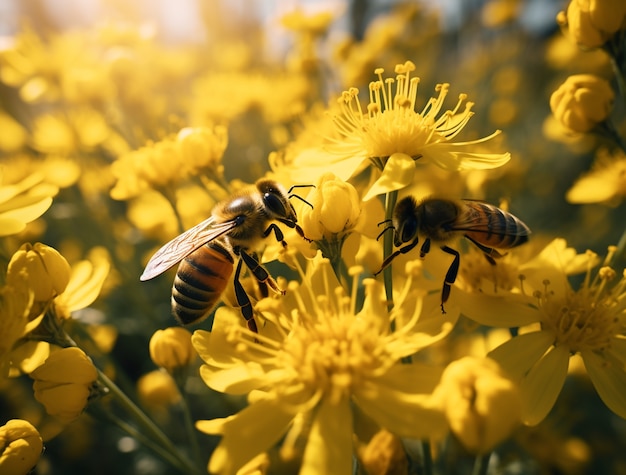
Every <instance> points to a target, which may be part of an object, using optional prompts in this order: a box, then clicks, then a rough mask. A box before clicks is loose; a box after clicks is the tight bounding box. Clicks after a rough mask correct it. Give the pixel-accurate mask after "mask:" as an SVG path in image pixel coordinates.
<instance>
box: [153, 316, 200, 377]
mask: <svg viewBox="0 0 626 475" xmlns="http://www.w3.org/2000/svg"><path fill="white" fill-rule="evenodd" d="M149 349H150V358H151V359H152V361H153V362H154V364H156V365H157V366H160V367H161V368H165V369H166V370H167V371H168V372H169V373H172V372H173V371H174V370H176V369H178V368H183V367H186V366H189V365H190V364H191V363H193V362H194V360H195V359H196V356H197V353H196V350H195V349H194V348H193V346H192V344H191V333H190V332H189V330H187V329H186V328H182V327H170V328H166V329H164V330H157V331H156V332H154V334H153V335H152V338H150V344H149Z"/></svg>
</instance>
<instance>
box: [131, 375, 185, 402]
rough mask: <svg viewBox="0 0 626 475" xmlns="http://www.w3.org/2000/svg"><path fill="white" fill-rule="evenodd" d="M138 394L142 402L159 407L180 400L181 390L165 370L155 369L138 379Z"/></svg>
mask: <svg viewBox="0 0 626 475" xmlns="http://www.w3.org/2000/svg"><path fill="white" fill-rule="evenodd" d="M137 394H138V395H139V399H140V400H141V402H142V403H143V404H144V405H145V406H147V407H150V408H154V409H159V408H162V407H163V406H171V405H173V404H176V403H177V402H178V401H180V392H179V391H178V388H177V387H176V383H175V382H174V380H173V379H172V377H171V376H170V375H169V374H168V373H166V372H165V371H160V370H155V371H150V372H149V373H146V374H144V375H143V376H142V377H141V378H139V381H137Z"/></svg>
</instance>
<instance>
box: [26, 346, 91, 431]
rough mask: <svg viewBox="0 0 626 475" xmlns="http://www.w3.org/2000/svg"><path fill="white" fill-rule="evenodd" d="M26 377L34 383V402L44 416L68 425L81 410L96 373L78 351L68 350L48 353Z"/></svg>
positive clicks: (88, 361)
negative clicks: (41, 406)
mask: <svg viewBox="0 0 626 475" xmlns="http://www.w3.org/2000/svg"><path fill="white" fill-rule="evenodd" d="M30 377H31V378H33V380H34V381H35V382H34V383H33V390H34V391H35V399H37V401H39V402H40V403H41V404H43V405H44V406H45V407H46V412H47V413H48V414H50V415H51V416H55V417H56V418H58V419H59V420H61V421H62V422H65V423H69V422H71V421H73V420H74V419H76V418H77V417H78V416H80V414H81V413H82V412H83V410H84V409H85V406H86V405H87V401H88V399H89V394H90V387H91V385H92V384H93V383H94V382H95V381H96V379H97V378H98V372H97V370H96V368H95V366H94V365H93V363H92V362H91V360H90V359H89V357H88V356H87V355H86V354H85V353H84V352H83V351H82V350H81V349H79V348H74V347H72V348H63V349H60V350H58V351H55V352H53V353H51V354H50V356H49V357H48V359H47V360H46V362H45V363H44V364H43V365H41V366H40V367H38V368H37V369H36V370H34V371H33V372H32V373H31V374H30Z"/></svg>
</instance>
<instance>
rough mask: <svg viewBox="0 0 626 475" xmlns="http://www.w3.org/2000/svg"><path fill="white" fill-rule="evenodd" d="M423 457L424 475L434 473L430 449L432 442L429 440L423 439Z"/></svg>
mask: <svg viewBox="0 0 626 475" xmlns="http://www.w3.org/2000/svg"><path fill="white" fill-rule="evenodd" d="M422 458H423V465H424V475H433V473H434V472H433V456H432V453H431V451H430V442H429V441H427V440H422Z"/></svg>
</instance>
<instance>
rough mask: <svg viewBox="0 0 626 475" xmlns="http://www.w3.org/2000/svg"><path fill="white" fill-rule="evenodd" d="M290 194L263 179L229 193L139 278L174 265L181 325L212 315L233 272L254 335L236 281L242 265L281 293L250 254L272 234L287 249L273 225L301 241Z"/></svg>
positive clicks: (245, 305)
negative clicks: (293, 233)
mask: <svg viewBox="0 0 626 475" xmlns="http://www.w3.org/2000/svg"><path fill="white" fill-rule="evenodd" d="M289 193H290V192H289V191H286V190H285V189H284V188H283V187H282V186H281V185H280V184H278V183H276V182H275V181H273V180H267V179H262V180H259V181H257V182H256V184H255V185H254V186H253V187H248V188H245V189H243V190H242V191H240V192H238V193H236V194H233V195H232V196H231V197H229V198H227V199H226V200H224V201H222V202H220V203H218V204H216V205H215V206H214V208H213V210H212V212H211V217H210V218H208V219H206V220H205V221H203V222H201V223H199V224H197V225H196V226H194V227H192V228H191V229H188V230H187V231H185V232H184V233H182V234H181V235H179V236H177V237H175V238H174V239H172V240H171V241H170V242H168V243H167V244H165V245H164V246H163V247H161V249H159V250H158V251H157V252H156V253H155V254H154V255H153V256H152V258H151V259H150V261H149V262H148V264H147V265H146V268H145V270H144V272H143V274H142V275H141V277H140V280H149V279H152V278H154V277H156V276H158V275H160V274H162V273H163V272H165V271H166V270H168V269H169V268H171V267H172V266H174V265H175V264H179V265H178V271H177V272H176V277H175V278H174V284H173V286H172V299H171V301H172V313H173V315H174V316H175V317H176V318H177V319H178V321H179V322H180V323H182V324H183V325H189V324H192V323H197V322H200V321H202V320H203V319H204V318H206V317H207V316H208V315H209V314H210V313H211V311H212V310H213V309H214V308H215V306H216V305H217V303H218V302H219V300H220V298H221V296H222V294H223V292H224V290H225V289H226V287H227V285H228V284H229V282H230V280H231V276H233V269H234V272H235V274H234V278H233V285H234V290H235V298H236V300H237V305H238V306H239V307H240V309H241V313H242V314H243V316H244V318H245V319H246V321H247V322H248V327H249V328H250V329H251V330H252V331H257V327H256V323H255V321H254V318H253V311H252V303H251V302H250V299H249V297H248V295H247V293H246V291H245V290H244V288H243V286H242V285H241V283H240V282H239V277H240V274H241V271H242V265H243V264H245V265H246V267H247V268H248V269H249V270H250V272H251V273H252V275H253V276H254V277H255V278H256V279H257V281H259V282H260V284H262V285H263V286H269V287H270V288H271V289H272V290H274V291H275V292H277V293H284V292H283V291H282V290H280V289H279V288H278V285H277V284H276V282H275V281H274V279H273V278H272V277H271V276H270V275H269V273H268V272H267V271H266V270H265V269H264V268H263V266H262V265H261V264H260V263H259V262H258V261H257V259H256V257H255V254H254V250H255V249H256V247H257V246H258V245H259V242H260V241H261V240H262V239H264V238H266V237H267V236H269V235H270V234H271V233H274V235H275V237H276V239H277V240H278V241H279V242H281V243H282V244H283V246H286V245H287V244H286V243H285V241H284V240H283V233H282V231H281V230H280V228H279V227H278V226H277V225H276V223H274V221H278V222H279V223H282V224H284V225H286V226H288V227H290V228H294V229H295V230H296V231H297V232H298V234H299V235H300V236H301V237H303V238H304V239H306V237H305V236H304V233H303V232H302V229H301V228H300V226H298V224H297V217H296V213H295V210H294V208H293V206H292V205H291V203H290V202H289V198H291V196H292V195H290V194H289ZM293 196H297V195H293ZM235 263H236V267H235Z"/></svg>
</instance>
